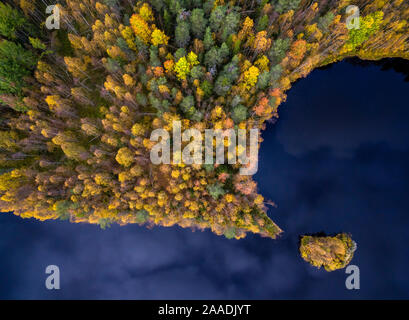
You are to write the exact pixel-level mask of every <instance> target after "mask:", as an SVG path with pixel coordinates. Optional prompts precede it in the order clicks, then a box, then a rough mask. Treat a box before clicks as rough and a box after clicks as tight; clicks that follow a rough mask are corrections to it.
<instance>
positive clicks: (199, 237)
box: [0, 62, 409, 299]
mask: <svg viewBox="0 0 409 320" xmlns="http://www.w3.org/2000/svg"><path fill="white" fill-rule="evenodd" d="M408 90H409V83H408V82H404V75H402V74H399V73H397V72H395V71H392V70H388V71H382V70H381V67H380V66H376V65H370V66H359V65H353V64H350V63H347V62H342V63H339V64H337V65H335V66H333V67H331V68H328V69H326V70H316V71H314V72H313V73H312V74H311V75H310V76H309V77H308V78H307V79H303V80H301V81H299V82H297V83H296V84H295V85H294V87H293V88H292V89H291V90H290V92H289V97H288V100H287V102H286V103H285V104H284V105H282V106H281V112H280V116H281V117H280V120H279V121H278V123H277V124H276V125H275V126H270V127H269V128H268V129H267V130H266V131H265V132H264V134H263V137H264V139H265V141H264V142H263V146H262V150H261V152H260V169H259V172H258V173H257V175H256V180H257V181H258V182H259V187H260V190H261V193H262V194H263V195H264V196H265V198H269V199H271V200H273V201H275V202H276V203H277V205H278V207H277V208H276V209H271V210H270V212H269V215H270V216H271V217H272V218H273V220H274V221H276V222H277V223H278V224H279V225H280V227H281V228H282V229H283V230H284V231H285V233H284V234H283V236H282V237H281V238H280V239H279V240H270V239H263V238H260V237H258V236H249V237H247V238H246V239H244V240H239V241H237V240H227V239H224V238H222V237H217V236H215V235H213V234H211V233H210V232H207V231H206V232H193V233H192V232H191V231H190V230H184V229H181V228H154V229H153V230H147V229H144V228H140V227H138V226H133V225H130V226H126V227H119V226H113V227H112V228H111V229H108V230H105V231H103V230H100V229H99V228H98V227H96V226H91V225H73V224H69V223H66V222H37V221H33V220H22V219H20V218H18V217H15V216H13V215H8V214H0V298H3V299H4V298H7V299H9V298H17V299H20V298H24V299H27V298H30V299H33V298H52V299H59V298H79V299H82V298H97V299H98V298H114V299H121V298H122V299H149V298H165V299H166V298H170V299H178V298H184V299H196V298H213V299H219V298H220V299H222V298H224V299H228V298H239V299H256V298H258V299H275V298H281V299H285V298H299V299H304V298H313V299H314V298H320V299H328V298H330V299H332V298H348V299H363V298H409V250H408V248H407V246H408V243H409V204H408V203H409V201H408V199H409V126H408V119H409V103H408V101H407V99H406V97H407V92H408ZM319 231H325V232H327V233H333V232H350V233H351V234H352V236H353V238H354V240H355V241H356V242H357V244H358V249H357V251H356V254H355V257H354V259H353V260H352V262H351V263H352V264H355V265H357V266H358V267H359V268H360V275H361V283H360V287H361V289H360V290H355V291H354V290H352V291H350V290H347V289H346V288H345V279H346V276H347V275H346V274H345V271H344V270H338V271H335V272H331V273H327V272H325V271H324V270H317V269H315V268H313V267H311V266H309V265H308V264H307V263H305V262H304V261H303V260H302V259H301V258H300V257H299V255H298V248H297V244H298V236H299V235H300V234H303V233H311V232H319ZM51 264H54V265H58V266H59V267H60V270H61V290H59V291H49V290H47V289H46V288H45V285H44V281H45V278H46V275H45V268H46V266H48V265H51Z"/></svg>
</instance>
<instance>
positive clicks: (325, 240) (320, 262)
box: [300, 233, 357, 271]
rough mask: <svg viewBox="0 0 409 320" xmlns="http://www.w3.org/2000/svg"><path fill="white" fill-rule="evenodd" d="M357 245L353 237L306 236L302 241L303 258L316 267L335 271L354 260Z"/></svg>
mask: <svg viewBox="0 0 409 320" xmlns="http://www.w3.org/2000/svg"><path fill="white" fill-rule="evenodd" d="M356 247H357V246H356V243H355V242H354V241H353V240H352V239H351V236H350V235H348V234H346V233H340V234H337V235H335V236H325V235H324V236H322V235H304V236H302V237H301V241H300V253H301V257H302V258H303V259H304V260H305V261H307V262H308V263H310V264H311V265H313V266H314V267H317V268H321V266H323V267H324V269H325V270H326V271H334V270H338V269H342V268H344V267H346V266H347V265H348V264H349V263H350V262H351V260H352V258H353V256H354V252H355V250H356Z"/></svg>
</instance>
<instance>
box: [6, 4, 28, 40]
mask: <svg viewBox="0 0 409 320" xmlns="http://www.w3.org/2000/svg"><path fill="white" fill-rule="evenodd" d="M25 23H26V19H25V18H24V16H23V15H22V14H21V13H20V12H19V11H17V10H16V9H13V8H12V7H10V5H8V4H4V3H2V2H0V34H1V35H2V36H4V37H6V38H9V39H15V38H16V31H17V30H18V29H20V28H22V27H23V26H24V25H25Z"/></svg>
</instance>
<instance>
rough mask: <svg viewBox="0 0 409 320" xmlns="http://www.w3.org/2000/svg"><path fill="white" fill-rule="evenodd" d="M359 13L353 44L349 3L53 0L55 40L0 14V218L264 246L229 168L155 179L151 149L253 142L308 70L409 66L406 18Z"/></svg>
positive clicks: (30, 17) (387, 6)
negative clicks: (164, 135)
mask: <svg viewBox="0 0 409 320" xmlns="http://www.w3.org/2000/svg"><path fill="white" fill-rule="evenodd" d="M356 2H357V3H356V4H357V5H359V6H360V8H361V15H362V27H363V29H362V30H361V31H353V30H348V29H347V28H346V24H345V19H346V15H345V7H346V6H347V5H348V4H349V1H347V0H342V1H320V2H311V1H307V0H295V1H294V0H292V1H290V0H288V1H287V0H279V1H264V0H263V1H244V0H232V1H224V0H207V1H196V0H152V1H120V0H98V1H97V0H81V1H79V0H65V1H64V0H63V1H59V3H60V4H59V7H60V12H61V29H60V30H47V29H46V28H44V24H43V22H44V21H45V19H46V18H47V16H46V14H45V6H44V2H43V1H40V0H37V1H34V0H33V1H25V0H24V1H17V0H16V1H10V4H7V5H6V4H3V3H1V2H0V105H1V111H2V116H1V119H0V123H1V127H0V149H1V153H0V168H1V174H0V210H1V211H2V212H13V213H14V214H16V215H19V216H21V217H23V218H31V217H34V218H36V219H39V220H47V219H69V220H70V221H71V222H87V223H93V224H99V225H101V227H103V228H105V227H107V226H109V225H110V224H112V223H118V224H121V225H123V224H128V223H138V224H145V225H147V226H153V225H161V226H173V225H179V226H181V227H190V228H195V229H205V228H210V229H211V230H212V231H213V232H214V233H216V234H218V235H225V236H226V237H228V238H237V239H239V238H242V237H244V236H245V235H246V233H248V232H252V233H257V234H260V235H262V236H267V237H271V238H275V237H276V236H277V235H279V234H280V233H281V230H280V228H279V227H278V226H277V225H276V224H275V223H274V222H273V221H272V220H271V219H270V218H269V217H268V216H267V214H266V212H267V207H266V203H267V201H266V200H265V199H264V198H263V197H262V196H261V195H259V194H258V193H257V184H256V183H255V182H254V181H253V180H252V177H251V176H241V175H239V169H240V164H237V165H229V164H224V165H209V164H205V165H184V164H175V165H154V164H152V162H151V161H150V157H149V154H150V150H151V148H152V147H153V142H152V141H150V134H151V132H152V131H153V130H154V129H157V128H164V129H166V130H172V125H173V121H175V120H180V121H181V123H182V130H185V129H188V128H195V129H198V130H199V131H201V132H204V130H205V129H212V128H213V129H230V128H232V129H236V130H237V129H238V128H241V129H252V128H259V129H263V128H264V127H265V123H266V121H270V122H273V121H275V119H276V118H278V105H279V104H280V103H281V102H283V101H285V98H286V95H285V91H286V90H288V89H289V88H290V87H291V83H292V82H294V81H295V80H297V79H299V78H300V77H305V76H306V75H307V74H308V73H309V72H311V71H312V70H313V69H314V68H316V67H319V66H323V65H326V64H329V63H332V62H335V61H338V60H341V59H343V58H345V57H349V56H359V57H362V58H366V59H379V58H382V57H388V56H393V57H402V58H409V56H408V52H409V41H408V38H409V31H408V30H409V29H408V28H409V25H408V23H407V21H408V18H409V5H408V3H407V2H406V1H402V0H394V1H388V2H386V1H379V0H376V1H370V2H368V1H363V0H362V1H356ZM16 54H18V57H17V56H16ZM260 142H261V138H260ZM174 156H175V157H177V156H178V155H174ZM226 163H227V161H226Z"/></svg>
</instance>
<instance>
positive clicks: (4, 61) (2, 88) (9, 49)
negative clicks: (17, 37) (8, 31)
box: [0, 40, 37, 94]
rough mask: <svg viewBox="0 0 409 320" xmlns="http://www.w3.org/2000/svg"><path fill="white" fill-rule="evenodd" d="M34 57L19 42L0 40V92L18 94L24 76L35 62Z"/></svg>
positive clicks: (30, 70)
mask: <svg viewBox="0 0 409 320" xmlns="http://www.w3.org/2000/svg"><path fill="white" fill-rule="evenodd" d="M36 60H37V59H36V57H35V56H34V55H33V54H32V53H31V52H30V51H27V50H25V49H24V48H23V47H22V46H21V45H20V44H16V43H14V42H11V41H8V40H3V41H1V42H0V93H11V94H20V93H21V89H22V88H23V86H24V79H23V78H24V77H26V76H28V75H29V74H30V73H31V72H32V69H33V68H34V66H35V64H36V62H37V61H36Z"/></svg>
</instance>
